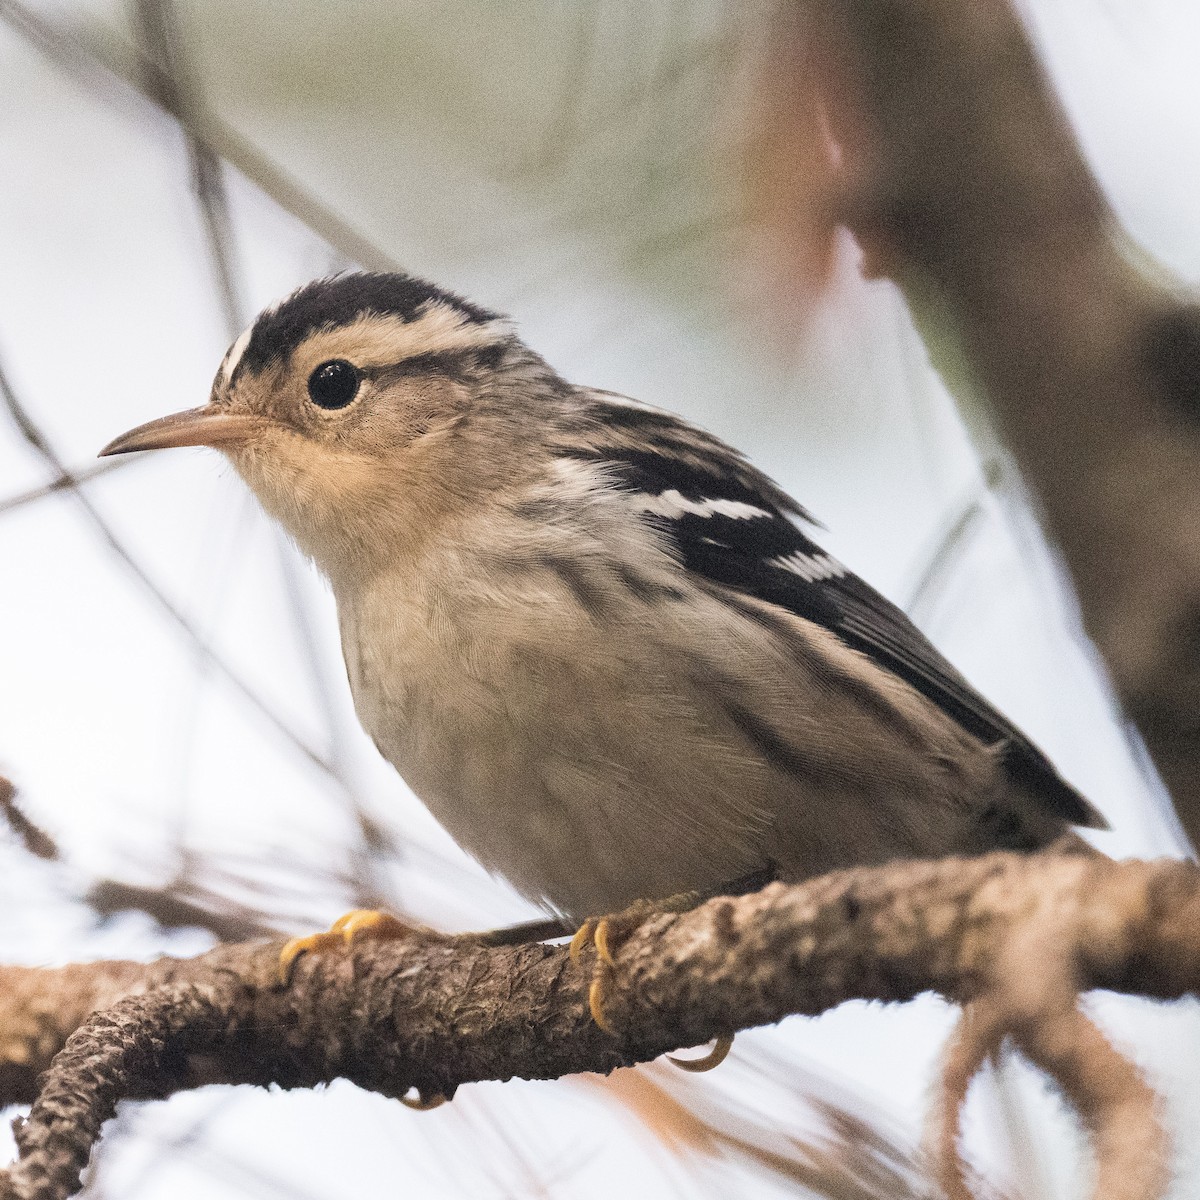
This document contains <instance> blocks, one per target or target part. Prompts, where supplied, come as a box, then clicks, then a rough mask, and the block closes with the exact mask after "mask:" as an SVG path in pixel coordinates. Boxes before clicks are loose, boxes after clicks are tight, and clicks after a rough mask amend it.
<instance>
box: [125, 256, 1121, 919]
mask: <svg viewBox="0 0 1200 1200" xmlns="http://www.w3.org/2000/svg"><path fill="white" fill-rule="evenodd" d="M330 364H333V365H334V367H333V368H330V369H331V370H333V373H334V374H336V373H337V371H338V370H340V371H342V378H343V380H344V379H345V378H352V379H353V380H356V381H358V382H357V391H355V393H354V395H353V399H352V400H351V401H349V402H347V403H346V404H345V405H344V406H342V405H341V404H340V400H341V396H340V394H339V395H338V397H337V399H338V401H339V406H338V407H337V408H336V410H332V411H330V410H327V409H325V408H324V407H322V405H321V404H319V403H317V402H316V397H317V394H316V393H315V392H314V391H313V387H314V386H315V385H313V384H311V383H310V381H311V380H312V379H313V378H314V377H315V375H316V373H317V370H318V368H329V367H330ZM346 364H349V366H347V365H346ZM334 368H336V370H334ZM351 370H352V372H353V374H352V375H351V376H347V375H346V372H347V371H351ZM328 373H329V372H327V374H328ZM331 394H332V393H331ZM205 412H206V413H208V414H209V417H208V418H206V419H208V420H209V423H210V425H212V426H213V427H215V424H214V423H215V421H216V419H217V418H220V419H222V420H224V422H225V425H224V428H225V429H226V431H227V432H226V433H223V434H222V435H221V437H220V438H219V439H217V438H210V439H209V440H210V441H218V440H219V441H220V444H221V447H222V449H224V450H225V452H226V453H227V454H229V456H230V458H231V460H232V461H233V463H234V465H235V466H236V467H237V469H238V470H239V471H240V472H241V474H242V475H243V477H244V478H245V479H246V480H247V482H248V483H249V484H250V486H251V487H252V488H253V489H254V490H255V492H256V493H257V495H258V496H259V498H260V500H261V501H262V503H263V504H264V506H265V507H266V508H267V510H268V511H269V512H271V513H272V514H273V515H274V516H276V517H277V518H278V519H279V520H280V521H281V522H282V523H283V525H284V526H285V527H286V528H287V529H288V530H289V532H290V533H291V534H292V535H293V537H294V538H295V539H296V541H297V542H298V544H299V545H300V546H301V548H302V549H303V550H304V551H305V552H306V553H307V554H309V555H310V556H311V557H312V558H313V559H314V560H315V561H316V563H317V564H318V566H319V567H320V568H321V569H322V570H323V571H324V572H325V573H326V574H327V575H328V577H329V579H330V582H331V584H332V587H333V590H334V593H335V595H336V597H337V603H338V613H339V620H340V625H341V633H342V644H343V649H344V652H345V657H346V664H347V669H348V673H349V678H350V684H351V688H352V691H353V694H354V701H355V705H356V709H357V711H358V714H359V717H360V719H361V720H362V722H363V725H364V726H365V728H366V729H367V730H368V732H370V734H371V736H372V737H373V738H374V740H375V742H376V744H377V745H378V746H379V748H380V751H381V752H382V753H383V754H384V756H385V757H387V758H388V759H389V760H390V761H391V762H392V763H393V764H394V765H395V766H396V767H397V769H398V770H399V771H400V773H401V774H402V775H403V776H404V778H405V779H406V780H407V781H408V783H409V784H410V785H411V786H412V788H413V790H414V791H415V792H416V794H417V795H418V796H420V797H421V799H422V800H423V801H424V802H425V803H426V804H427V805H428V806H429V808H430V809H431V810H432V812H433V813H434V815H435V816H436V817H437V818H438V819H439V820H440V821H441V822H442V823H443V824H444V825H445V826H446V828H447V829H448V830H449V832H450V833H451V834H452V835H453V836H454V837H455V838H456V839H457V840H458V841H459V842H460V844H461V845H463V846H464V847H465V848H466V849H467V850H468V851H469V852H471V853H472V854H474V855H475V856H476V857H477V858H478V859H479V860H480V861H481V862H482V863H484V864H485V865H486V866H487V867H489V868H490V869H492V870H495V871H497V872H499V873H500V874H502V875H504V876H505V877H506V878H508V879H509V880H510V881H511V882H512V883H513V884H514V885H515V886H516V887H518V888H519V889H520V890H521V891H522V892H524V893H525V894H526V895H528V896H530V897H531V898H533V899H535V900H538V901H541V902H544V903H546V904H547V905H549V906H551V907H553V908H555V909H558V910H560V911H563V912H566V913H568V914H571V915H574V916H582V915H586V914H589V913H595V912H602V911H610V910H613V909H616V908H619V907H621V906H623V905H624V904H626V903H628V902H630V901H632V900H634V899H636V898H644V897H657V896H665V895H669V894H673V893H675V892H679V891H683V890H691V889H712V888H717V887H720V885H722V884H723V883H726V882H729V881H731V880H734V879H738V878H740V877H743V876H746V875H749V874H751V873H754V872H757V871H759V870H762V869H764V868H768V869H771V870H774V871H775V872H776V873H777V874H778V875H779V876H781V877H783V878H800V877H804V876H807V875H811V874H815V873H818V872H821V871H825V870H828V869H831V868H834V867H838V866H845V865H851V864H856V863H874V862H881V861H885V860H887V859H889V858H893V857H897V856H933V855H942V854H947V853H952V852H962V853H975V852H982V851H986V850H988V849H992V848H997V847H1011V848H1017V849H1034V848H1037V847H1040V846H1043V845H1046V844H1047V843H1049V842H1051V841H1053V840H1054V839H1056V838H1058V837H1059V836H1061V835H1062V834H1063V832H1064V831H1065V830H1066V828H1067V827H1068V826H1069V825H1071V824H1078V825H1091V826H1099V825H1101V824H1102V820H1101V818H1100V817H1099V815H1098V814H1097V813H1096V812H1095V810H1094V809H1092V807H1091V806H1090V805H1089V804H1088V803H1087V802H1086V801H1085V800H1083V799H1082V798H1081V797H1080V796H1079V795H1078V794H1077V793H1076V792H1075V791H1074V790H1073V789H1071V788H1070V787H1069V786H1068V785H1067V784H1066V783H1064V782H1063V781H1062V779H1060V778H1059V776H1058V775H1057V773H1056V772H1055V770H1054V768H1053V766H1052V765H1051V764H1050V763H1049V762H1048V760H1047V759H1046V758H1045V756H1044V755H1043V754H1042V753H1041V752H1040V751H1039V750H1038V749H1037V748H1036V747H1035V746H1034V745H1033V744H1032V743H1031V742H1030V741H1029V740H1028V739H1027V738H1025V737H1024V736H1023V735H1022V734H1021V733H1020V732H1019V731H1018V730H1017V729H1016V728H1014V727H1013V726H1012V725H1011V724H1010V723H1009V722H1008V721H1007V720H1006V719H1005V718H1004V717H1002V716H1001V715H1000V714H999V713H997V712H996V711H995V710H994V709H993V708H992V707H991V706H990V705H989V704H988V703H987V702H986V701H985V700H983V699H982V698H981V697H980V696H979V695H978V694H977V693H976V692H975V691H974V690H973V689H972V688H971V687H970V685H969V684H968V683H967V682H966V681H965V680H964V679H963V678H962V676H961V675H959V674H958V673H957V672H956V671H955V670H954V668H953V667H952V666H951V665H950V664H949V663H948V662H947V661H946V660H945V659H944V658H943V657H942V656H941V655H940V654H939V653H938V652H937V651H936V650H935V649H934V648H933V647H932V646H931V645H930V643H929V642H928V641H927V640H926V639H925V638H924V637H923V636H922V635H921V634H920V633H919V632H918V631H917V630H916V629H915V628H914V626H913V625H912V624H911V623H910V622H909V621H908V620H907V618H905V616H904V615H903V614H902V613H901V612H900V611H899V610H898V609H896V608H895V607H894V606H893V605H891V604H890V603H889V602H888V601H886V600H885V599H883V598H882V597H881V596H880V595H878V593H876V592H875V591H873V590H872V589H871V588H870V587H868V586H867V585H866V584H865V583H864V582H863V581H862V580H860V579H858V578H857V577H856V576H855V575H854V574H853V573H852V572H850V571H849V570H847V569H846V568H845V567H844V566H842V564H840V563H838V562H837V561H836V560H834V559H833V558H831V557H830V556H829V555H827V554H826V553H825V552H824V551H823V550H822V549H821V548H820V547H819V546H818V545H817V544H816V543H815V542H814V541H813V540H812V538H811V537H810V536H809V534H808V532H807V525H808V518H807V514H805V513H804V511H803V510H802V509H801V508H800V507H799V506H798V505H797V504H796V503H795V502H794V501H793V500H792V499H791V498H790V497H789V496H787V495H786V494H785V493H784V492H783V491H781V490H780V489H779V488H778V487H776V486H775V485H774V484H773V483H772V482H771V481H770V480H769V479H767V478H766V477H765V476H763V475H762V474H761V473H760V472H758V471H757V470H755V469H754V468H753V467H752V466H751V465H750V464H749V463H747V462H746V461H745V459H743V458H742V457H741V456H740V455H739V454H738V453H737V452H736V451H734V450H732V449H730V448H729V447H728V446H726V445H725V444H724V443H722V442H721V441H720V440H718V439H717V438H715V437H712V436H711V435H709V434H706V433H704V432H702V431H700V430H698V429H696V428H695V427H693V426H691V425H689V424H688V423H687V422H685V421H683V420H681V419H680V418H678V417H676V416H673V415H671V414H669V413H666V412H662V411H660V410H657V409H653V408H650V407H648V406H645V405H642V404H638V403H636V402H634V401H631V400H628V399H625V398H624V397H620V396H615V395H613V394H611V393H608V392H602V391H596V390H591V389H586V388H578V387H574V386H572V385H570V384H568V383H567V382H565V381H564V380H563V379H561V377H559V376H558V375H557V374H556V373H555V372H554V371H553V370H552V369H551V368H550V367H548V366H547V365H546V363H545V362H543V361H542V360H541V359H540V358H539V357H538V356H537V355H535V354H534V353H533V352H532V351H531V350H529V349H528V347H526V346H525V345H524V344H523V343H522V342H521V341H520V340H519V339H518V338H517V337H516V335H515V333H514V332H513V330H512V328H511V327H510V326H509V325H508V323H507V322H506V321H504V320H503V319H502V318H500V317H498V316H497V315H496V314H494V313H491V312H489V311H487V310H484V309H482V308H479V307H477V306H475V305H472V304H468V303H467V302H465V301H462V300H460V299H458V298H457V297H454V296H451V295H449V294H448V293H445V292H442V291H441V290H439V289H437V288H435V287H433V286H432V285H429V284H425V283H422V282H420V281H417V280H413V279H411V278H409V277H407V276H398V275H347V276H340V277H337V278H335V279H332V280H323V281H319V282H317V283H314V284H310V285H309V286H308V287H306V288H304V289H301V291H300V292H298V293H296V294H295V295H293V296H292V297H290V298H289V299H288V300H286V301H284V302H283V303H282V304H281V305H279V306H277V307H276V308H274V309H270V310H267V312H265V313H264V314H263V315H262V316H260V318H259V319H258V321H257V322H256V323H255V325H254V326H252V327H251V329H250V330H249V331H248V332H247V333H246V334H244V335H243V337H242V338H240V339H239V340H238V342H237V343H235V345H234V347H233V348H232V349H231V350H230V353H229V354H228V355H227V356H226V360H225V362H224V363H223V364H222V368H221V370H220V371H219V372H218V375H217V380H216V382H215V384H214V389H213V397H212V402H211V405H210V406H209V409H207V410H205ZM235 420H236V422H237V423H238V424H237V425H236V428H237V430H239V431H241V432H238V433H236V434H235V433H230V432H228V431H229V430H232V429H233V428H234V425H233V424H231V421H235ZM147 428H148V429H154V428H155V427H154V426H151V427H147ZM139 437H140V438H141V441H140V442H139V441H138V439H139ZM204 440H205V439H204V437H202V436H201V435H199V434H196V435H194V436H191V438H190V442H188V443H187V444H195V443H196V442H201V441H204ZM164 444H180V439H179V438H177V440H176V441H175V442H168V441H164V440H162V438H161V437H159V439H158V440H157V441H156V440H154V439H153V438H152V437H150V436H149V435H148V434H147V433H145V432H144V431H142V432H139V431H135V433H134V434H132V435H129V440H126V439H121V440H119V442H118V443H116V444H114V446H115V449H118V450H122V449H137V448H144V447H146V446H149V445H164Z"/></svg>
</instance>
